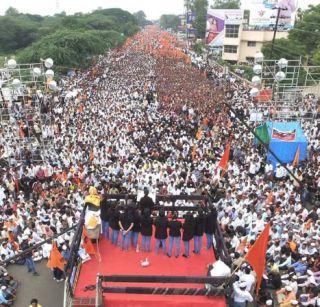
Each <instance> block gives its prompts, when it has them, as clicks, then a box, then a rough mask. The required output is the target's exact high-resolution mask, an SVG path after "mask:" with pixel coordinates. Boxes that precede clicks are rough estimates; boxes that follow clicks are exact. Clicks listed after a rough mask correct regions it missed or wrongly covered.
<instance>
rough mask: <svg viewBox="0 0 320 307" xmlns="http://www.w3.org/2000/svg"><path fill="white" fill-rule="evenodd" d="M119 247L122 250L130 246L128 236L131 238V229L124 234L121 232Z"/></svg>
mask: <svg viewBox="0 0 320 307" xmlns="http://www.w3.org/2000/svg"><path fill="white" fill-rule="evenodd" d="M121 238H122V240H121V249H122V250H126V251H128V250H129V247H130V238H131V231H129V232H127V233H126V234H124V232H121Z"/></svg>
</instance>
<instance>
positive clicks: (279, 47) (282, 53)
mask: <svg viewBox="0 0 320 307" xmlns="http://www.w3.org/2000/svg"><path fill="white" fill-rule="evenodd" d="M262 53H263V54H264V56H265V58H266V59H280V58H286V59H288V60H297V59H299V58H300V55H305V54H306V47H305V46H304V45H303V44H299V43H298V42H295V41H292V40H289V39H285V38H280V39H276V40H275V43H274V48H273V52H272V42H268V43H266V44H264V45H263V47H262Z"/></svg>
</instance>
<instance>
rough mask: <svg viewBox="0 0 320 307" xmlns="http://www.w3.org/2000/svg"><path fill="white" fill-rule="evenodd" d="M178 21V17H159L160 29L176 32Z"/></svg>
mask: <svg viewBox="0 0 320 307" xmlns="http://www.w3.org/2000/svg"><path fill="white" fill-rule="evenodd" d="M179 23H180V19H179V16H178V15H162V16H161V17H160V27H161V28H163V29H172V30H173V31H177V30H178V26H179Z"/></svg>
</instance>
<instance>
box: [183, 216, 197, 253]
mask: <svg viewBox="0 0 320 307" xmlns="http://www.w3.org/2000/svg"><path fill="white" fill-rule="evenodd" d="M194 226H195V225H194V218H193V216H192V214H191V212H188V213H187V214H186V216H185V219H184V223H183V226H182V228H183V234H182V241H183V244H184V254H183V255H182V256H183V257H185V258H188V257H189V250H190V240H191V239H192V238H193V234H194Z"/></svg>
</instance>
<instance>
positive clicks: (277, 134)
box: [271, 128, 296, 142]
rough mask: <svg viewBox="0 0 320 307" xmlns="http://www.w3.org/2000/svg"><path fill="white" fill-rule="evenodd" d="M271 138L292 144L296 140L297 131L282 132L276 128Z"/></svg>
mask: <svg viewBox="0 0 320 307" xmlns="http://www.w3.org/2000/svg"><path fill="white" fill-rule="evenodd" d="M271 137H272V138H273V139H277V140H280V141H287V142H292V141H294V140H295V139H296V129H294V130H292V131H280V130H278V129H276V128H273V129H272V134H271Z"/></svg>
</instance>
